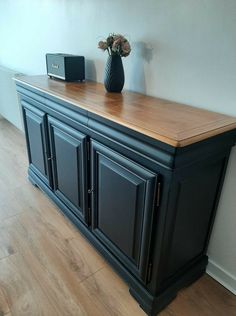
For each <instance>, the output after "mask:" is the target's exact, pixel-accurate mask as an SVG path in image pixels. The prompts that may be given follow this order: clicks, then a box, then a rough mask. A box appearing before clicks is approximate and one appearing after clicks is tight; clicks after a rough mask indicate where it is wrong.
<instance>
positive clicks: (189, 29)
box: [0, 0, 236, 291]
mask: <svg viewBox="0 0 236 316" xmlns="http://www.w3.org/2000/svg"><path fill="white" fill-rule="evenodd" d="M109 32H119V33H122V34H125V35H127V37H128V38H129V39H130V41H131V43H132V47H133V51H132V54H131V55H130V56H129V57H128V58H127V59H124V60H123V61H124V66H125V74H126V84H125V87H126V88H128V89H133V90H137V91H140V92H143V93H146V94H149V95H155V96H160V97H164V98H167V99H171V100H175V101H180V102H184V103H187V104H191V105H195V106H199V107H203V108H207V109H211V110H215V111H219V112H222V113H228V114H231V115H235V116H236V107H235V101H236V86H235V84H236V1H235V0H226V1H223V0H200V1H196V0H178V1H177V0H146V1H143V0H129V1H127V0H119V1H111V0H99V1H98V0H50V1H49V0H34V1H32V0H8V1H4V0H0V43H1V49H0V63H1V64H3V65H4V66H7V67H10V68H13V69H17V70H18V71H20V72H23V73H28V74H41V73H45V57H44V55H45V53H46V52H68V53H75V54H81V55H85V56H86V59H87V64H86V66H87V68H86V69H87V78H92V79H95V80H97V81H102V80H103V69H104V63H105V61H106V54H104V53H103V52H101V51H99V50H98V49H97V42H98V41H99V40H100V39H102V38H103V37H105V36H107V34H108V33H109ZM235 158H236V151H235V150H233V153H232V156H231V161H230V165H229V168H228V173H227V176H226V183H225V186H224V190H223V195H222V198H221V201H220V205H219V211H218V215H217V218H216V224H215V227H214V231H213V235H212V238H211V243H210V247H209V255H210V259H211V267H213V268H211V267H210V268H209V269H211V271H210V273H215V274H217V273H218V274H220V273H223V277H222V274H221V276H219V275H218V278H224V276H226V275H227V276H228V277H229V276H230V277H229V278H228V279H227V282H228V283H230V286H231V288H232V287H235V291H236V242H235V241H236V234H235V227H236V211H235V208H236V207H235V205H236V162H235V161H236V160H235ZM216 267H217V268H219V269H218V270H217V269H216ZM214 269H215V270H214ZM213 270H214V271H213ZM216 270H217V271H218V272H217V271H216ZM212 271H213V272H212ZM219 271H220V272H219ZM222 271H223V272H222ZM224 272H226V273H224Z"/></svg>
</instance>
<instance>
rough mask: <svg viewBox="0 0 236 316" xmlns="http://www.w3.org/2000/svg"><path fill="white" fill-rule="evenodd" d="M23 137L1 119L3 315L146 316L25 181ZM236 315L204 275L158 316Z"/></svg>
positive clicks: (234, 300)
mask: <svg viewBox="0 0 236 316" xmlns="http://www.w3.org/2000/svg"><path fill="white" fill-rule="evenodd" d="M27 164H28V162H27V159H26V149H25V140H24V135H23V134H22V133H21V132H19V131H18V130H17V129H16V128H15V127H13V126H12V125H11V124H10V123H8V122H7V121H5V120H0V316H6V315H7V316H39V315H40V316H101V315H103V316H141V315H142V316H145V313H144V312H143V311H142V310H141V309H140V307H139V306H138V304H137V302H136V301H135V300H134V299H133V298H132V297H131V296H130V294H129V291H128V287H127V285H126V284H125V283H124V282H123V281H122V280H121V279H120V278H119V276H118V275H117V274H116V273H115V272H113V271H112V269H111V268H110V267H109V265H108V264H107V263H106V262H105V261H104V260H103V258H102V257H101V256H100V255H99V254H98V253H97V252H96V250H95V249H94V248H93V247H92V246H91V245H90V244H89V243H88V242H87V241H86V240H85V239H84V238H83V237H82V236H81V235H80V233H79V231H78V230H77V229H76V228H75V227H74V226H73V225H72V224H71V223H70V222H69V221H68V220H67V219H66V218H64V217H63V215H62V214H61V213H60V212H59V210H58V209H57V207H56V206H55V205H54V204H52V202H51V201H50V200H49V199H48V198H47V197H46V196H45V195H44V194H43V193H42V192H41V191H40V190H39V189H37V188H35V187H34V186H32V185H31V184H30V183H29V182H28V180H27V175H26V174H27ZM199 315H201V316H225V315H227V316H236V297H235V296H234V295H233V294H231V293H230V292H228V291H227V290H226V289H225V288H223V287H222V286H221V285H219V284H218V283H217V282H216V281H214V280H213V279H211V278H210V277H209V276H207V275H205V276H204V277H202V278H201V279H200V280H198V281H197V282H196V283H194V284H193V285H192V286H191V287H189V288H186V289H184V290H182V291H180V293H179V294H178V296H177V298H176V299H175V300H174V301H173V302H172V303H171V304H170V305H169V306H168V307H167V308H166V309H165V310H163V311H162V312H161V313H160V316H199Z"/></svg>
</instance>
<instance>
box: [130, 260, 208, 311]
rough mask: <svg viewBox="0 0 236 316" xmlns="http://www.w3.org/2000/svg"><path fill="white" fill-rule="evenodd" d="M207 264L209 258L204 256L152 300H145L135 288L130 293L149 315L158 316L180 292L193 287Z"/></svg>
mask: <svg viewBox="0 0 236 316" xmlns="http://www.w3.org/2000/svg"><path fill="white" fill-rule="evenodd" d="M207 262H208V257H207V256H203V257H202V258H201V259H199V261H198V262H197V263H195V264H194V265H193V266H192V267H191V268H189V269H188V270H187V271H185V273H184V274H183V275H182V276H181V277H180V276H179V277H178V279H177V280H176V281H173V283H171V285H169V287H168V288H166V290H164V291H163V292H161V293H160V294H159V295H157V296H153V297H152V299H150V298H149V299H148V300H145V299H144V298H143V297H141V296H140V295H139V293H137V292H136V291H135V289H133V288H130V289H129V292H130V294H131V295H132V296H133V297H134V298H135V300H136V301H137V302H138V303H139V305H140V307H141V308H142V309H143V310H144V311H145V313H146V314H147V315H149V316H156V315H157V314H158V313H159V312H160V311H161V310H163V309H164V308H165V307H166V306H167V305H168V304H169V303H170V302H171V301H173V300H174V299H175V298H176V296H177V294H178V291H179V290H181V289H182V288H185V287H187V286H189V285H191V284H192V283H194V282H195V281H196V280H197V279H199V278H200V277H201V276H202V275H203V274H204V273H205V270H206V266H207Z"/></svg>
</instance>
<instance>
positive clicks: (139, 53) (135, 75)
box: [129, 42, 153, 94]
mask: <svg viewBox="0 0 236 316" xmlns="http://www.w3.org/2000/svg"><path fill="white" fill-rule="evenodd" d="M132 51H133V57H132V58H133V62H132V66H131V73H130V84H129V88H130V90H133V91H139V92H140V93H143V94H146V77H145V72H144V63H145V62H147V63H150V62H151V60H152V58H153V47H152V46H151V45H150V44H148V43H145V42H134V43H133V44H132Z"/></svg>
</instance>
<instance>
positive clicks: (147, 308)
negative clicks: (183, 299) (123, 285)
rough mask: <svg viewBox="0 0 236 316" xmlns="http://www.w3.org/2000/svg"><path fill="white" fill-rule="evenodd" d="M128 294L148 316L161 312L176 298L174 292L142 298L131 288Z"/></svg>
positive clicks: (154, 315)
mask: <svg viewBox="0 0 236 316" xmlns="http://www.w3.org/2000/svg"><path fill="white" fill-rule="evenodd" d="M129 292H130V294H131V295H132V296H133V297H134V298H135V300H136V301H137V302H138V303H139V306H140V307H141V308H142V310H144V312H145V313H146V314H147V315H148V316H156V315H158V314H159V312H160V311H162V310H163V309H164V308H165V307H166V306H167V305H168V304H169V303H170V302H171V301H173V300H174V299H175V298H176V296H177V292H176V291H167V292H164V293H163V294H160V295H159V296H155V297H154V296H151V295H149V297H146V298H143V297H140V295H139V294H138V293H137V292H136V291H135V290H134V289H132V288H130V289H129Z"/></svg>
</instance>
